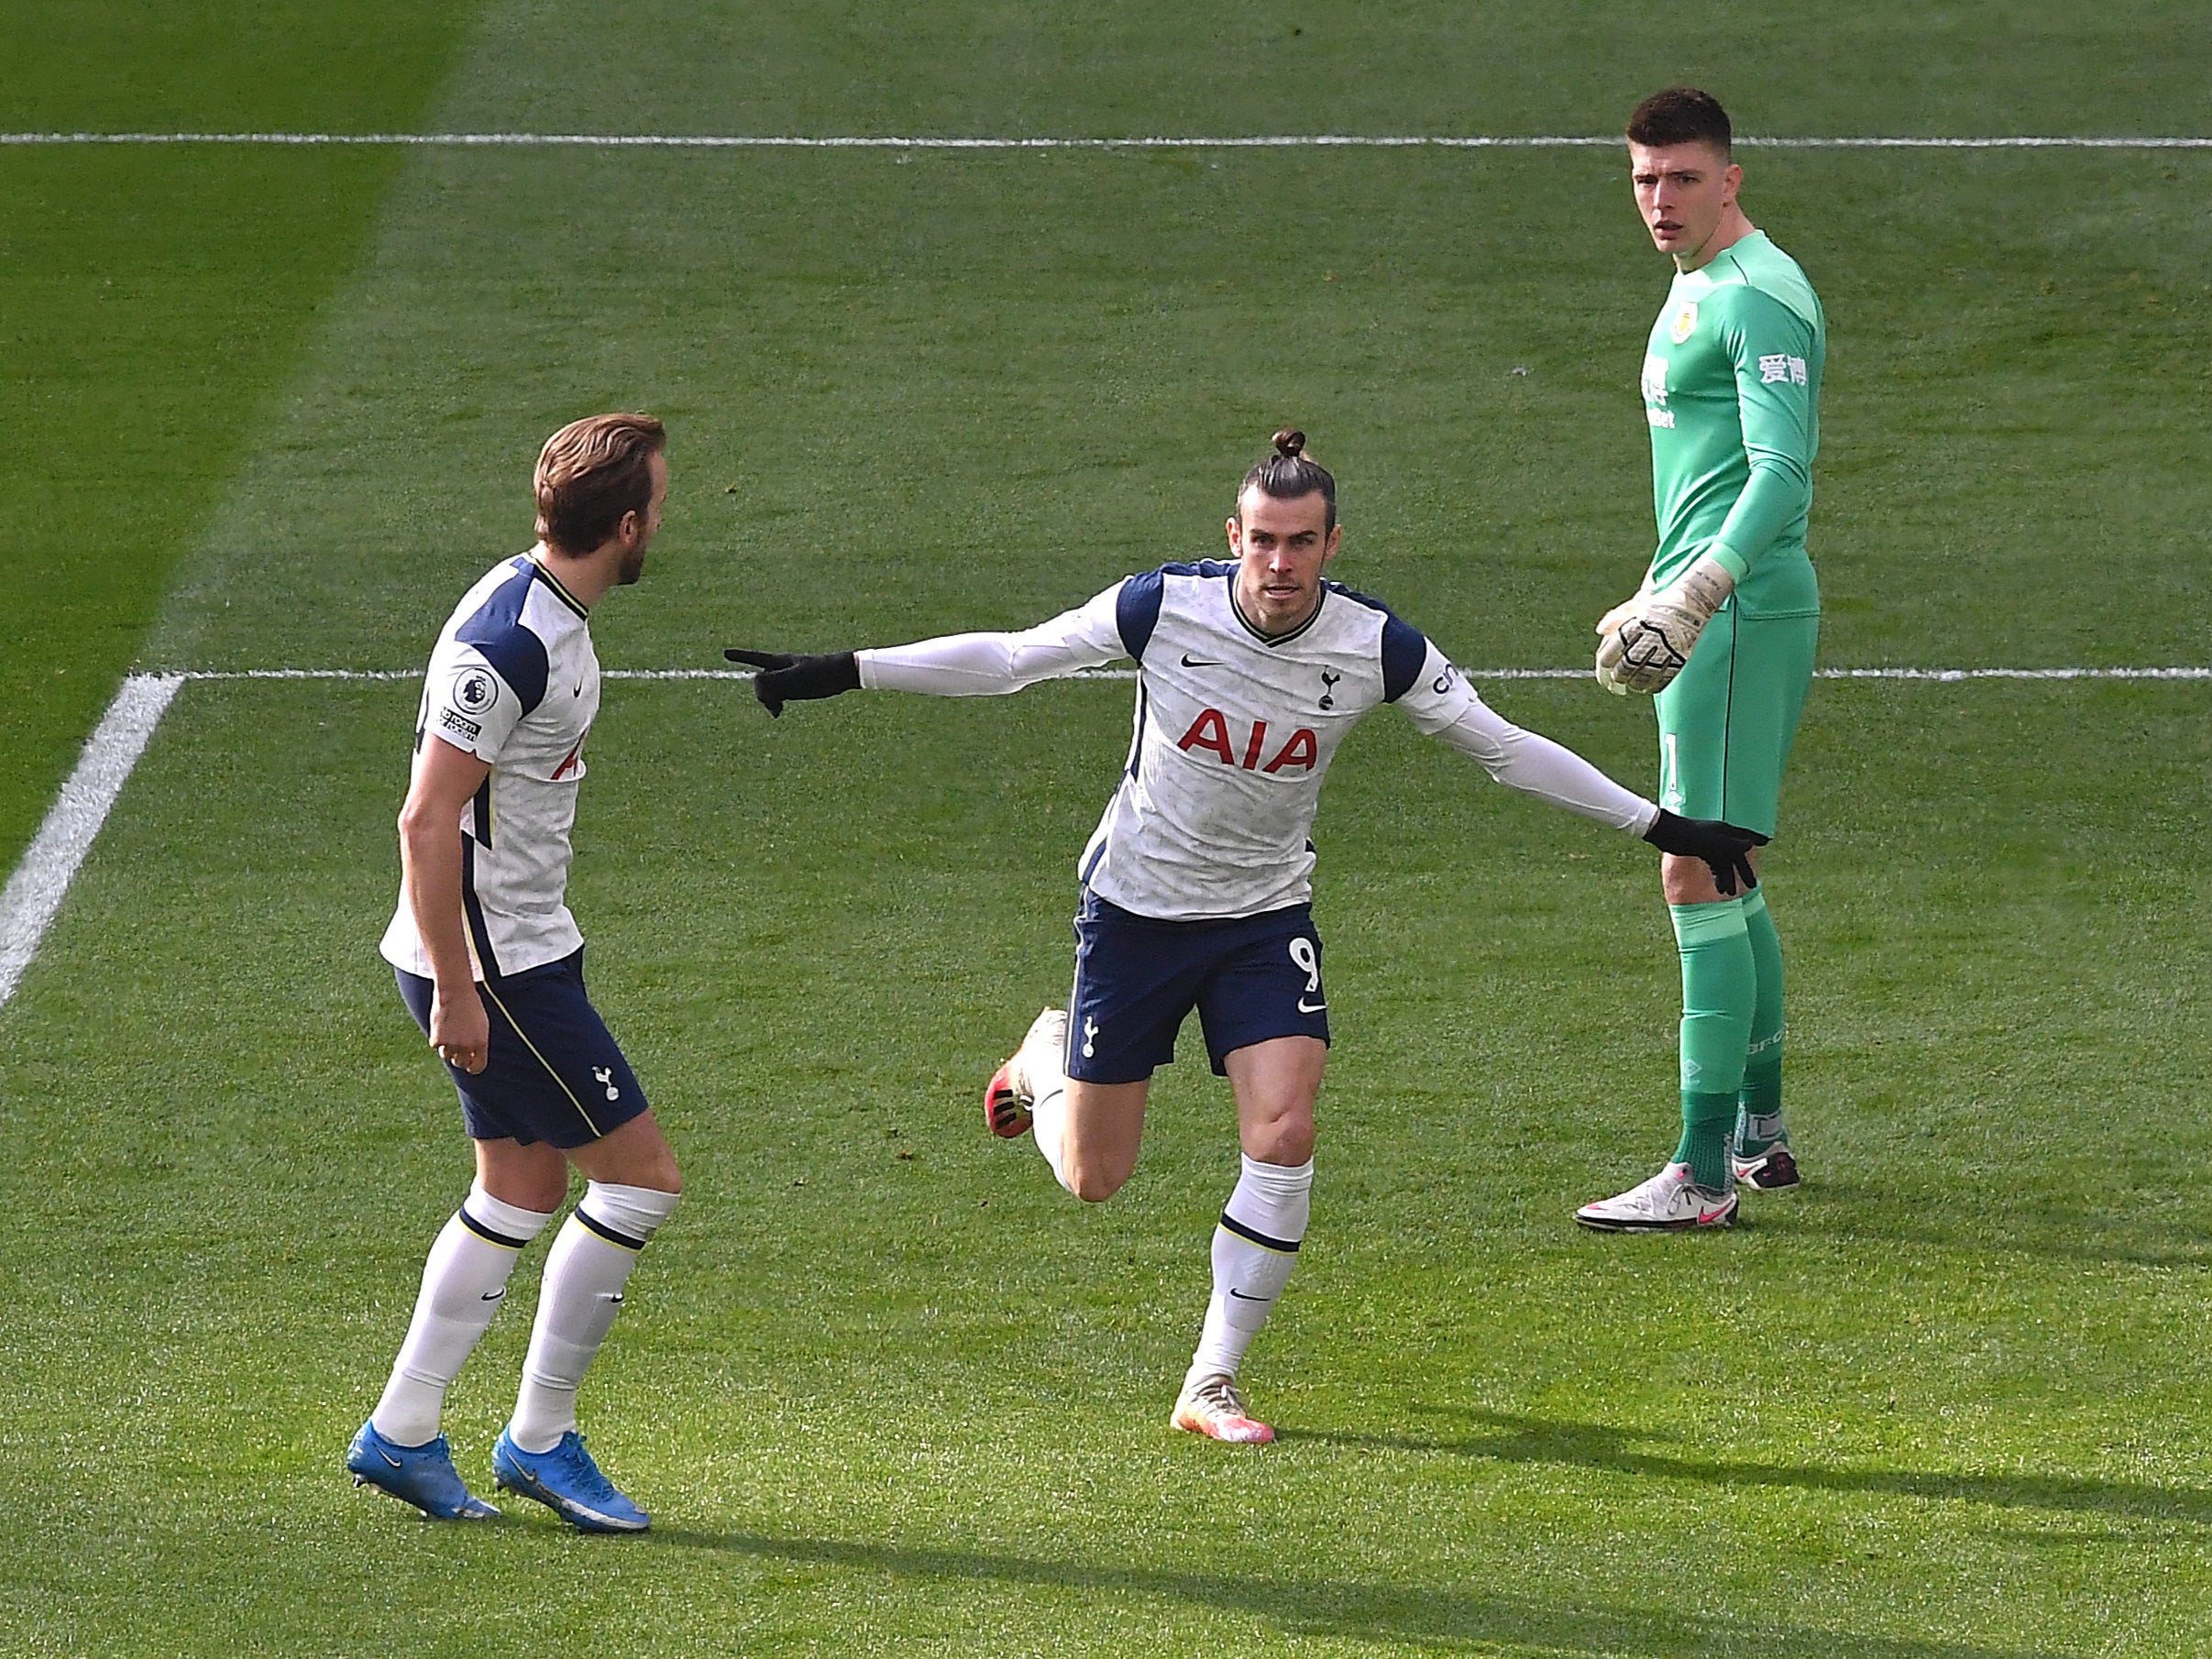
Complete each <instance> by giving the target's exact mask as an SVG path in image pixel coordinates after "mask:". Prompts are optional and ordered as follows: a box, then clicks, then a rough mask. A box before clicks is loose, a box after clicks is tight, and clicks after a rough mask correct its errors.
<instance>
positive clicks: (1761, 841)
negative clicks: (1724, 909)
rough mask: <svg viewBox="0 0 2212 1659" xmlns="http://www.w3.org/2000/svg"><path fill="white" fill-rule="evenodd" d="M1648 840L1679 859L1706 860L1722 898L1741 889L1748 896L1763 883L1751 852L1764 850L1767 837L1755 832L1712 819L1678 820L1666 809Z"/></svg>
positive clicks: (1648, 831)
mask: <svg viewBox="0 0 2212 1659" xmlns="http://www.w3.org/2000/svg"><path fill="white" fill-rule="evenodd" d="M1644 839H1645V840H1647V841H1649V842H1650V843H1651V844H1652V845H1653V846H1655V847H1656V848H1657V849H1658V850H1659V851H1662V852H1671V853H1673V854H1674V855H1675V856H1676V857H1677V858H1701V859H1703V860H1704V861H1705V867H1706V868H1707V869H1708V870H1711V872H1712V884H1713V885H1714V886H1716V887H1718V888H1719V889H1720V890H1721V896H1722V898H1733V897H1734V896H1735V891H1736V889H1737V888H1738V887H1739V886H1741V887H1742V888H1743V889H1744V892H1746V893H1748V892H1750V891H1751V889H1752V888H1754V887H1755V886H1757V885H1758V884H1759V878H1758V875H1757V873H1755V871H1754V870H1753V869H1752V867H1751V850H1752V849H1753V848H1754V847H1764V846H1765V845H1766V839H1767V838H1766V837H1765V836H1763V835H1761V834H1760V833H1759V832H1758V831H1757V830H1755V829H1737V828H1736V827H1735V826H1734V825H1733V824H1723V823H1722V822H1721V820H1720V819H1712V818H1677V817H1676V816H1675V815H1674V814H1673V813H1671V812H1669V811H1667V808H1664V807H1662V808H1659V816H1658V817H1656V818H1655V819H1652V820H1651V828H1650V829H1646V830H1645V831H1644Z"/></svg>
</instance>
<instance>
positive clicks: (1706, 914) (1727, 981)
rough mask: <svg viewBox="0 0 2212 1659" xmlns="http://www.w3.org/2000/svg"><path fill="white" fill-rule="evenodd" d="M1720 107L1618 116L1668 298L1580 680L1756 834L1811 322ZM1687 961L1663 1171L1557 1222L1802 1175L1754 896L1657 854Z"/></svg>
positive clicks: (1799, 608) (1816, 320)
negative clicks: (1624, 556) (1615, 577)
mask: <svg viewBox="0 0 2212 1659" xmlns="http://www.w3.org/2000/svg"><path fill="white" fill-rule="evenodd" d="M1731 140H1732V133H1731V130H1730V126H1729V122H1728V115H1727V114H1726V112H1725V111H1723V110H1722V108H1721V105H1720V104H1719V103H1718V101H1716V100H1715V99H1714V98H1713V97H1712V96H1711V94H1710V93H1702V92H1699V91H1697V90H1695V89H1694V88H1690V87H1671V88H1669V89H1668V90H1667V91H1665V92H1662V93H1654V94H1653V95H1652V96H1651V97H1649V98H1646V99H1645V101H1644V102H1643V103H1642V104H1638V105H1637V106H1636V110H1635V113H1634V115H1631V116H1630V117H1629V121H1628V157H1629V167H1630V172H1631V175H1632V178H1633V181H1634V186H1635V197H1636V206H1637V208H1638V210H1639V211H1640V212H1641V214H1643V218H1644V225H1645V229H1647V230H1648V231H1650V233H1651V237H1652V240H1653V241H1654V242H1655V243H1656V244H1657V245H1658V247H1659V249H1660V251H1661V252H1663V253H1667V254H1670V255H1672V256H1673V258H1674V262H1675V269H1676V273H1677V274H1676V276H1675V280H1674V286H1673V288H1672V289H1670V290H1669V291H1668V292H1667V304H1666V306H1665V308H1664V309H1663V310H1662V311H1661V312H1660V313H1659V320H1658V322H1657V324H1656V325H1655V326H1654V327H1653V329H1652V333H1651V341H1650V344H1649V345H1648V346H1646V347H1645V357H1644V412H1645V419H1646V420H1647V421H1648V422H1649V423H1650V427H1651V470H1652V493H1653V497H1654V500H1655V505H1656V510H1657V515H1658V529H1659V541H1658V551H1657V552H1656V553H1655V554H1654V555H1652V561H1651V568H1650V571H1649V572H1648V573H1647V574H1646V575H1645V577H1644V585H1643V587H1642V588H1640V589H1638V590H1637V592H1636V594H1635V596H1634V598H1633V599H1629V600H1628V601H1627V602H1626V603H1624V604H1622V605H1618V606H1616V607H1614V609H1613V610H1611V611H1608V612H1607V613H1606V615H1605V617H1604V618H1603V620H1601V621H1600V622H1599V624H1598V634H1599V645H1598V682H1599V684H1601V685H1602V686H1603V687H1606V689H1608V690H1610V691H1613V692H1618V693H1626V692H1630V691H1637V692H1645V693H1650V694H1653V695H1654V702H1655V703H1656V707H1657V709H1658V717H1659V785H1660V789H1659V804H1660V805H1661V806H1662V807H1664V808H1667V810H1668V811H1671V812H1677V813H1680V814H1682V815H1683V816H1685V817H1694V818H1712V819H1726V820H1727V821H1728V822H1730V823H1732V824H1737V825H1741V826H1742V827H1743V828H1744V829H1755V830H1759V831H1761V832H1763V833H1764V834H1766V835H1769V836H1771V835H1772V834H1773V833H1774V829H1775V819H1776V810H1777V804H1778V801H1779V797H1780V794H1781V786H1782V771H1783V767H1784V765H1785V764H1787V762H1788V758H1789V745H1790V742H1791V740H1792V739H1793V738H1794V737H1795V736H1796V735H1797V729H1798V718H1799V715H1800V714H1801V713H1802V712H1803V711H1804V708H1805V694H1806V691H1807V689H1808V688H1809V687H1810V685H1811V682H1812V656H1813V644H1814V641H1815V639H1816V637H1817V636H1818V634H1819V632H1820V609H1821V596H1820V587H1819V584H1818V583H1817V582H1816V580H1815V579H1814V577H1813V572H1812V561H1811V560H1810V558H1809V557H1807V556H1806V552H1805V521H1806V515H1807V513H1808V511H1810V507H1811V505H1812V457H1813V453H1814V451H1815V450H1816V449H1817V448H1818V447H1819V445H1820V416H1819V407H1820V396H1821V363H1822V359H1823V358H1824V357H1825V356H1826V352H1827V339H1828V332H1827V323H1826V320H1825V318H1823V316H1822V315H1821V302H1820V300H1819V299H1818V298H1817V297H1816V296H1815V295H1814V293H1813V291H1812V287H1811V284H1810V283H1809V282H1807V281H1806V280H1805V273H1804V272H1803V271H1801V270H1799V269H1798V265H1797V262H1796V261H1795V260H1794V259H1792V258H1789V256H1788V254H1785V253H1784V252H1783V251H1782V250H1781V249H1780V248H1778V247H1776V246H1775V245H1774V244H1773V243H1772V242H1770V241H1768V240H1767V239H1766V236H1765V235H1764V234H1763V233H1761V232H1760V231H1759V230H1758V229H1757V228H1756V227H1755V226H1754V225H1752V223H1751V221H1750V220H1749V219H1747V218H1745V217H1744V210H1743V209H1742V207H1740V206H1739V205H1738V204H1737V202H1736V192H1737V190H1738V188H1739V187H1740V186H1741V184H1742V182H1743V178H1744V170H1743V169H1742V168H1740V167H1737V166H1736V165H1734V163H1733V161H1732V160H1731V159H1730V148H1731ZM1660 880H1661V883H1662V884H1663V886H1664V887H1665V890H1666V895H1667V909H1668V911H1669V912H1670V913H1671V915H1672V916H1673V918H1674V931H1675V939H1676V943H1677V944H1678V947H1679V949H1680V952H1681V958H1682V1027H1681V1043H1682V1049H1681V1056H1682V1138H1681V1142H1680V1144H1679V1146H1678V1148H1677V1149H1676V1151H1675V1155H1674V1157H1673V1159H1670V1160H1669V1161H1668V1163H1667V1167H1666V1168H1665V1169H1663V1170H1660V1171H1659V1173H1658V1174H1656V1175H1655V1176H1654V1177H1652V1179H1651V1180H1649V1181H1645V1182H1644V1183H1643V1184H1641V1185H1640V1186H1636V1187H1633V1188H1631V1189H1630V1190H1629V1191H1627V1192H1623V1193H1621V1194H1620V1195H1619V1196H1618V1197H1615V1198H1609V1199H1605V1200H1602V1201H1601V1202H1600V1203H1590V1204H1585V1205H1583V1206H1582V1208H1581V1209H1579V1210H1578V1211H1576V1212H1575V1219H1576V1220H1577V1221H1579V1222H1580V1223H1582V1224H1583V1225H1585V1226H1590V1227H1596V1228H1599V1229H1601V1230H1605V1231H1616V1232H1617V1231H1645V1230H1652V1229H1661V1228H1693V1227H1714V1226H1726V1225H1729V1224H1730V1223H1731V1222H1733V1220H1734V1219H1735V1214H1736V1192H1737V1188H1738V1185H1739V1184H1742V1185H1745V1186H1749V1187H1751V1188H1753V1189H1754V1190H1755V1191H1760V1192H1771V1191H1776V1190H1779V1189H1786V1188H1788V1187H1793V1186H1795V1185H1796V1184H1797V1182H1798V1179H1799V1176H1798V1167H1797V1160H1796V1159H1795V1158H1793V1157H1792V1156H1791V1153H1790V1150H1789V1136H1788V1130H1787V1129H1786V1128H1785V1127H1784V1126H1783V1123H1782V947H1781V941H1780V939H1778V937H1777V934H1776V932H1775V926H1774V918H1773V917H1772V916H1770V915H1769V914H1768V912H1767V908H1766V892H1765V890H1764V888H1762V887H1760V886H1756V885H1755V886H1753V887H1751V888H1749V889H1748V890H1746V891H1744V892H1743V893H1740V894H1731V893H1727V892H1723V891H1722V890H1721V889H1720V888H1719V887H1718V886H1716V885H1715V884H1714V881H1713V876H1712V873H1711V871H1710V870H1708V869H1707V868H1706V867H1705V866H1704V865H1703V864H1702V863H1700V862H1698V861H1697V860H1696V859H1679V858H1668V859H1666V860H1664V861H1662V863H1661V866H1660Z"/></svg>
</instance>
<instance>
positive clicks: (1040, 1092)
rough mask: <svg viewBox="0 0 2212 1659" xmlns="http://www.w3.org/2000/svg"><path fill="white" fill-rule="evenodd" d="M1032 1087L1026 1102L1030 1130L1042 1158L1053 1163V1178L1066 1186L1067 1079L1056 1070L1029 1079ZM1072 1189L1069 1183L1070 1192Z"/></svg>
mask: <svg viewBox="0 0 2212 1659" xmlns="http://www.w3.org/2000/svg"><path fill="white" fill-rule="evenodd" d="M1031 1087H1033V1088H1035V1089H1036V1090H1037V1098H1036V1099H1035V1100H1032V1101H1031V1102H1030V1103H1029V1133H1030V1135H1031V1136H1033V1137H1035V1139H1036V1141H1037V1149H1038V1150H1039V1151H1040V1152H1042V1153H1043V1154H1044V1160H1045V1162H1047V1163H1049V1164H1051V1166H1052V1179H1053V1180H1054V1181H1058V1182H1059V1183H1060V1184H1061V1185H1062V1186H1063V1187H1068V1169H1067V1136H1068V1080H1067V1079H1066V1078H1065V1077H1064V1076H1062V1074H1061V1073H1060V1072H1059V1071H1054V1072H1053V1073H1052V1074H1051V1076H1050V1077H1041V1078H1037V1079H1034V1080H1032V1082H1031ZM1074 1190H1075V1189H1074V1188H1073V1187H1068V1191H1069V1192H1073V1191H1074Z"/></svg>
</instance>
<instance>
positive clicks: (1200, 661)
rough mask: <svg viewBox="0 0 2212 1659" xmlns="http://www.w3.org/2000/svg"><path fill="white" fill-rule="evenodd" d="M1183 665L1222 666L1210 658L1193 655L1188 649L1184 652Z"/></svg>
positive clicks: (1187, 666)
mask: <svg viewBox="0 0 2212 1659" xmlns="http://www.w3.org/2000/svg"><path fill="white" fill-rule="evenodd" d="M1183 666H1184V667H1185V668H1218V667H1220V666H1221V665H1220V664H1219V663H1216V662H1214V661H1212V660H1211V659H1209V658H1206V657H1198V656H1193V655H1192V654H1190V653H1189V652H1187V651H1186V652H1184V653H1183Z"/></svg>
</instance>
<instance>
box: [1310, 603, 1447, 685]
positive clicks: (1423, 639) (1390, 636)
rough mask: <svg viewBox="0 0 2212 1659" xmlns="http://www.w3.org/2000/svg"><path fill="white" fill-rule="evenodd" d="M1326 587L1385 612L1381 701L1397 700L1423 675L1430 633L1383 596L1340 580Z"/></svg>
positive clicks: (1369, 607) (1383, 617) (1383, 621)
mask: <svg viewBox="0 0 2212 1659" xmlns="http://www.w3.org/2000/svg"><path fill="white" fill-rule="evenodd" d="M1327 587H1328V588H1329V590H1330V591H1331V592H1333V593H1340V594H1342V595H1343V596H1344V597H1345V598H1346V599H1349V600H1351V601H1352V603H1353V604H1355V605H1365V606H1366V607H1367V608H1368V609H1369V610H1380V611H1381V613H1382V700H1383V701H1384V702H1386V703H1394V702H1396V701H1397V700H1398V699H1399V698H1402V697H1403V696H1404V695H1405V694H1406V693H1407V692H1409V691H1411V690H1412V689H1413V688H1414V681H1415V680H1417V679H1419V678H1420V677H1421V668H1422V665H1423V664H1425V663H1426V662H1427V661H1428V636H1427V635H1425V634H1424V633H1423V632H1421V630H1419V629H1418V628H1416V627H1414V625H1413V624H1412V623H1411V622H1409V621H1406V620H1405V619H1404V618H1403V617H1402V616H1400V615H1399V614H1398V613H1397V612H1396V611H1394V610H1392V609H1391V608H1390V607H1389V606H1388V605H1385V604H1384V603H1383V602H1382V601H1381V599H1375V598H1373V597H1371V596H1370V595H1368V594H1364V593H1360V592H1358V591H1356V590H1354V589H1353V588H1347V587H1345V586H1344V585H1343V584H1342V583H1341V582H1330V583H1328V584H1327Z"/></svg>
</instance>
